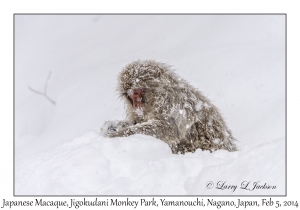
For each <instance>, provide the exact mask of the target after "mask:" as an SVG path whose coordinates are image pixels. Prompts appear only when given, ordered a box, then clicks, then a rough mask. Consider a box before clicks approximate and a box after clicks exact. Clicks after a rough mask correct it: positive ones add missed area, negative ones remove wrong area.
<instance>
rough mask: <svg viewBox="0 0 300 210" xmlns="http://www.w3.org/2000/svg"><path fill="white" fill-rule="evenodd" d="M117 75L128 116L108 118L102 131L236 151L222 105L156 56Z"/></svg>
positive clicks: (188, 148)
mask: <svg viewBox="0 0 300 210" xmlns="http://www.w3.org/2000/svg"><path fill="white" fill-rule="evenodd" d="M118 79H119V81H118V82H119V85H118V91H119V93H120V95H121V97H123V98H124V101H125V105H126V120H125V121H111V122H105V123H104V125H103V126H102V128H101V132H102V133H103V134H104V135H106V136H109V137H122V136H129V135H133V134H136V133H139V134H146V135H151V136H154V137H156V138H158V139H161V140H162V141H164V142H165V143H167V144H168V145H169V146H170V148H171V149H172V152H173V153H179V152H180V153H183V154H184V153H185V152H194V151H195V150H196V149H198V148H200V149H202V150H210V151H214V150H217V149H225V150H228V151H236V150H237V148H236V145H235V143H234V141H235V139H234V137H233V136H232V133H231V131H230V130H229V129H228V127H227V125H226V123H225V121H224V119H223V118H222V116H221V114H220V113H219V111H218V109H217V108H216V107H215V106H214V105H213V104H212V103H211V102H210V101H209V100H208V99H207V98H206V97H205V96H204V95H203V94H202V93H201V92H200V91H198V90H197V89H196V88H194V87H193V86H191V85H189V84H188V83H187V81H185V80H184V79H182V78H180V77H179V76H178V75H177V74H175V72H173V70H171V67H170V66H168V65H166V64H164V63H159V62H156V61H153V60H144V61H140V60H138V61H134V62H132V63H130V64H128V65H127V66H125V68H124V69H123V70H122V72H121V73H120V75H119V78H118Z"/></svg>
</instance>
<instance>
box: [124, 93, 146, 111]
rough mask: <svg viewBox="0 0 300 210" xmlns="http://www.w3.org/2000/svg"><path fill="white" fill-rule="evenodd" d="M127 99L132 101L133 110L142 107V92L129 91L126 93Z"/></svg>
mask: <svg viewBox="0 0 300 210" xmlns="http://www.w3.org/2000/svg"><path fill="white" fill-rule="evenodd" d="M127 94H128V96H129V98H130V99H131V100H132V105H133V108H134V109H140V108H142V107H143V102H142V99H143V90H142V89H130V90H128V91H127Z"/></svg>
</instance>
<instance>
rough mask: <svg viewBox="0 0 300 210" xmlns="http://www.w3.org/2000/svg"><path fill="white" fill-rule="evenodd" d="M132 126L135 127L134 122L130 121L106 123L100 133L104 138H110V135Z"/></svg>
mask: <svg viewBox="0 0 300 210" xmlns="http://www.w3.org/2000/svg"><path fill="white" fill-rule="evenodd" d="M131 125H133V122H130V121H118V120H115V121H106V122H104V124H103V125H102V127H101V129H100V133H101V134H102V135H103V136H110V134H112V133H116V132H118V131H119V130H122V129H125V128H127V127H129V126H131Z"/></svg>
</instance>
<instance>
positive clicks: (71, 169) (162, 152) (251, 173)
mask: <svg viewBox="0 0 300 210" xmlns="http://www.w3.org/2000/svg"><path fill="white" fill-rule="evenodd" d="M282 142H284V141H283V140H278V141H274V142H271V143H270V144H266V145H262V146H259V147H257V148H254V149H252V150H250V151H246V152H245V151H240V152H232V153H230V152H228V151H225V150H220V151H215V152H213V153H209V152H208V151H201V150H197V151H196V152H195V153H187V154H185V155H175V154H172V153H171V150H170V148H169V147H168V145H167V144H165V143H164V142H162V141H161V140H159V139H156V138H154V137H151V136H146V135H134V136H130V137H126V138H125V137H124V138H113V139H110V138H107V137H103V136H100V135H99V133H97V132H94V131H90V132H87V133H86V134H84V135H83V136H81V137H78V138H75V139H73V140H71V141H66V142H63V143H62V144H60V145H59V146H57V147H55V148H52V149H48V150H46V151H47V152H45V153H40V154H38V155H36V154H35V155H31V156H27V157H25V158H22V160H18V161H16V163H17V164H16V174H15V176H16V177H15V178H16V179H15V181H16V184H15V186H16V189H15V190H16V191H15V192H16V195H186V194H199V195H200V194H212V193H213V194H220V193H223V194H224V193H225V194H226V193H227V194H232V193H231V192H230V191H222V190H218V191H217V190H212V189H211V190H208V189H206V188H205V183H206V182H207V181H208V179H209V181H216V180H227V181H228V182H230V181H232V180H235V182H236V180H243V179H245V180H249V181H252V180H253V181H254V180H258V179H259V180H261V181H263V180H265V179H267V178H268V182H270V176H273V178H272V181H274V183H279V182H278V181H282V184H283V180H284V176H282V173H284V160H280V157H283V156H282V155H281V154H279V155H278V151H281V147H282V146H283V145H282ZM238 157H239V158H238ZM261 160H264V162H267V163H268V165H264V164H263V163H260V161H261ZM281 170H282V173H281ZM232 171H236V172H235V173H232ZM232 174H233V175H232ZM204 177H206V178H204ZM254 178H255V179H254ZM274 183H273V182H272V183H271V184H274ZM280 183H281V182H280ZM283 186H284V185H282V186H281V185H280V186H278V187H279V188H278V189H277V190H276V191H272V193H273V192H274V193H275V192H276V193H277V194H278V193H283ZM257 192H259V193H261V191H254V192H253V191H252V192H250V193H249V192H244V193H245V194H246V193H249V194H251V193H252V194H253V193H257ZM269 193H270V192H269ZM272 193H271V194H272Z"/></svg>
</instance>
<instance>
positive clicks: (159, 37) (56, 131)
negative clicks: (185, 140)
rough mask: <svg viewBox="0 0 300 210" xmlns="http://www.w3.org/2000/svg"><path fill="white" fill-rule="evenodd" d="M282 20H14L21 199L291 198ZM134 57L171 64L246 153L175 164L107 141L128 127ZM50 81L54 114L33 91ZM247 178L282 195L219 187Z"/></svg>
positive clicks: (132, 141)
mask: <svg viewBox="0 0 300 210" xmlns="http://www.w3.org/2000/svg"><path fill="white" fill-rule="evenodd" d="M284 18H285V16H283V15H279V16H276V15H241V16H239V15H223V16H222V15H177V16H176V15H175V16H174V15H140V16H137V15H128V16H125V15H103V16H94V15H87V16H84V15H42V16H40V15H32V16H30V15H16V16H15V157H16V159H15V164H16V165H15V166H16V167H15V178H16V179H15V189H16V195H43V194H48V195H49V194H58V195H60V194H69V195H74V194H80V195H83V194H92V195H103V194H106V195H115V194H125V195H135V194H148V195H159V194H160V195H162V194H164V195H167V194H168V195H169V194H171V195H185V194H193V195H218V194H227V195H233V194H234V195H241V194H250V195H253V194H254V195H263V194H268V195H271V194H276V195H284V194H285V26H284V23H285V20H284ZM136 59H155V60H157V61H159V62H166V63H168V64H170V65H172V66H173V67H174V69H176V72H177V73H178V74H179V75H180V76H181V77H183V78H184V79H186V80H187V81H188V82H190V83H191V84H192V85H194V86H195V87H197V88H198V89H199V90H201V91H202V92H203V93H204V94H205V95H206V96H207V97H208V98H209V99H210V100H211V101H212V102H213V103H214V104H215V105H216V106H217V107H218V108H219V110H220V111H221V113H222V114H223V115H224V117H225V118H226V120H227V123H228V125H229V127H230V129H231V130H232V131H233V134H234V136H235V137H236V138H237V139H238V146H239V147H240V151H238V152H234V153H229V152H227V151H216V152H214V153H209V152H207V151H201V150H197V151H196V152H195V153H193V154H192V153H189V154H185V155H173V154H171V150H170V149H169V147H168V146H167V145H166V144H165V143H163V142H162V141H160V140H158V139H155V138H153V137H150V136H145V135H135V136H130V137H127V138H115V139H109V138H105V137H102V136H100V134H99V129H100V127H101V125H102V124H103V123H104V121H107V120H122V119H123V118H124V107H123V104H122V101H120V100H119V99H118V97H117V95H116V92H115V87H116V77H117V75H118V73H119V72H120V71H121V69H122V68H123V67H124V66H125V65H126V64H128V63H129V62H132V61H133V60H136ZM49 72H51V78H50V79H49V82H48V89H47V94H48V96H49V97H50V98H51V99H53V100H54V101H55V102H56V104H55V105H53V104H51V103H50V102H49V101H48V100H47V99H45V98H44V97H43V96H41V95H38V94H35V93H34V92H32V91H30V90H29V88H28V86H30V87H31V88H33V89H35V90H37V91H40V92H43V90H44V85H45V82H46V79H47V77H48V75H49ZM209 181H211V182H213V183H214V187H213V189H207V188H206V185H209V183H208V182H209ZM243 181H249V182H250V183H249V185H248V186H249V187H250V186H251V185H253V183H254V182H259V184H261V185H264V184H265V183H266V184H267V185H272V186H273V185H276V189H273V190H267V189H260V190H253V191H250V190H243V189H236V190H235V191H234V192H232V191H231V190H228V189H227V190H220V189H216V188H215V187H216V186H218V184H217V183H218V182H219V185H220V183H222V182H225V183H224V185H223V187H225V186H232V185H237V186H238V187H239V186H240V185H241V183H242V182H243Z"/></svg>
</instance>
